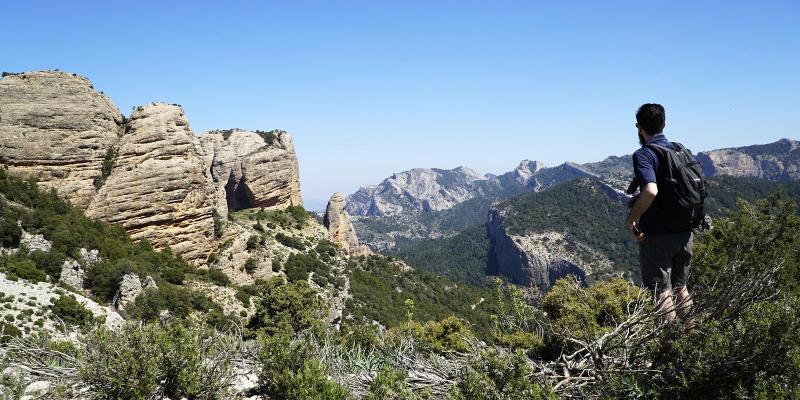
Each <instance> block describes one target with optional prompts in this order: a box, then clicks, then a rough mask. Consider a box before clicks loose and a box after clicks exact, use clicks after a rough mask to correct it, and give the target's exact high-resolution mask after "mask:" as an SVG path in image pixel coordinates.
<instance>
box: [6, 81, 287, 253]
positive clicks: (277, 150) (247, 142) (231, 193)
mask: <svg viewBox="0 0 800 400" xmlns="http://www.w3.org/2000/svg"><path fill="white" fill-rule="evenodd" d="M0 139H2V140H0V164H2V165H3V166H5V167H6V168H8V170H9V171H10V172H12V173H14V174H17V175H23V176H34V177H36V178H37V180H38V181H39V183H40V184H41V185H42V186H44V187H53V188H56V189H57V190H58V192H59V194H60V195H62V196H63V197H65V198H66V199H67V200H69V201H71V202H72V204H73V205H75V206H77V207H80V208H83V209H85V210H86V212H87V215H89V216H91V217H94V218H99V219H102V220H105V221H108V222H112V223H119V224H121V225H122V226H123V227H125V229H126V230H127V231H128V232H129V233H130V234H131V236H132V237H133V238H135V239H148V240H150V241H151V242H153V244H154V245H155V246H157V247H159V248H165V247H170V248H171V249H172V250H173V251H174V252H175V253H176V254H179V255H181V256H183V257H184V258H186V259H187V260H189V261H192V262H194V263H195V264H200V263H202V262H203V261H204V260H205V258H206V256H207V255H208V254H209V253H210V251H211V248H212V247H213V245H214V243H213V242H214V240H215V239H214V237H213V226H214V222H213V216H212V215H213V210H214V209H216V210H218V211H219V214H220V216H221V217H222V218H225V216H226V215H227V212H228V210H229V209H231V210H239V209H242V208H248V207H267V208H282V207H286V206H288V205H292V204H293V205H301V204H302V202H301V198H300V181H299V173H298V166H297V157H296V155H295V151H294V145H293V143H292V139H291V137H290V136H289V135H288V134H287V133H286V132H283V131H270V132H260V131H256V132H248V131H241V130H230V131H219V132H216V133H210V134H208V135H205V136H204V137H203V138H202V139H201V138H199V137H197V136H195V134H194V133H193V132H192V130H191V129H190V128H189V122H188V120H187V118H186V116H185V115H184V113H183V110H182V109H181V107H180V106H178V105H169V104H162V103H152V104H148V105H146V106H141V107H137V108H136V109H135V111H134V112H133V114H132V115H131V116H130V118H129V119H125V118H124V117H123V116H122V115H121V114H120V113H119V111H118V110H117V108H116V106H114V104H113V103H111V101H110V100H109V99H108V98H107V97H105V96H104V95H102V94H100V93H97V92H95V91H94V88H93V86H92V84H91V82H90V81H89V80H88V79H86V78H83V77H80V76H77V75H75V74H68V73H64V72H58V71H41V72H30V73H22V74H4V76H3V78H2V79H0Z"/></svg>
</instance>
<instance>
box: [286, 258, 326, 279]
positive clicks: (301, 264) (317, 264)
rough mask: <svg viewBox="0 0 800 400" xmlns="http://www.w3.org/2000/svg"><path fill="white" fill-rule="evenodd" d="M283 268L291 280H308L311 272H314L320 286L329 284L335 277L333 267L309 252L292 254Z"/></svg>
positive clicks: (314, 277)
mask: <svg viewBox="0 0 800 400" xmlns="http://www.w3.org/2000/svg"><path fill="white" fill-rule="evenodd" d="M283 268H284V270H285V271H286V277H287V278H288V279H289V281H290V282H295V281H301V280H302V281H304V280H307V279H308V276H309V274H310V273H311V272H313V273H314V276H313V279H314V282H316V283H317V284H318V285H320V286H325V285H327V284H328V283H329V282H330V281H331V280H332V279H333V276H332V275H331V267H330V266H329V265H328V264H326V263H324V262H322V261H320V260H319V259H317V258H315V257H313V256H310V255H308V254H300V253H297V254H292V255H290V256H289V258H287V259H286V263H285V264H284V265H283Z"/></svg>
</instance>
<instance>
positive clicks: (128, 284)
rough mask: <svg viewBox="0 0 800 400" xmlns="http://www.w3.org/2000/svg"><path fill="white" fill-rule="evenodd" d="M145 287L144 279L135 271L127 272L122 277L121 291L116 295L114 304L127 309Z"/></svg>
mask: <svg viewBox="0 0 800 400" xmlns="http://www.w3.org/2000/svg"><path fill="white" fill-rule="evenodd" d="M143 290H144V289H143V288H142V281H141V280H140V279H139V276H138V275H136V274H134V273H127V274H125V275H124V276H123V277H122V282H121V283H120V285H119V291H117V294H116V295H115V296H114V305H115V306H116V307H117V309H119V310H125V307H127V306H128V304H130V303H131V302H133V301H134V300H136V297H138V296H139V295H140V294H141V293H142V291H143Z"/></svg>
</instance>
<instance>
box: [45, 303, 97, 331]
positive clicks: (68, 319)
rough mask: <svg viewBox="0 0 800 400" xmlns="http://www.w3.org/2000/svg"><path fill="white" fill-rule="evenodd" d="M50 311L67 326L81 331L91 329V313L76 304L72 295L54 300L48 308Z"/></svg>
mask: <svg viewBox="0 0 800 400" xmlns="http://www.w3.org/2000/svg"><path fill="white" fill-rule="evenodd" d="M50 311H51V312H52V313H53V314H54V315H56V316H57V317H59V318H61V320H62V321H64V322H65V323H67V324H68V325H74V326H78V327H80V328H83V329H86V328H89V327H91V326H92V325H93V324H94V322H95V318H94V315H93V314H92V312H91V311H89V310H88V309H86V307H85V306H84V305H83V304H81V303H80V302H78V300H76V299H75V296H73V295H65V296H61V297H59V298H58V299H56V300H55V301H54V302H53V304H52V305H51V306H50Z"/></svg>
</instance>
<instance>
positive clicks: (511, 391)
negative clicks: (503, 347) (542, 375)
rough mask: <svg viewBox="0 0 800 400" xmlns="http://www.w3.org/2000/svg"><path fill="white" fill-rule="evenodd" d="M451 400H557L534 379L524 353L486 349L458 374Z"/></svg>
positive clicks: (450, 396) (451, 390) (450, 395)
mask: <svg viewBox="0 0 800 400" xmlns="http://www.w3.org/2000/svg"><path fill="white" fill-rule="evenodd" d="M448 398H449V399H451V400H501V399H502V400H506V399H508V400H512V399H514V400H516V399H532V400H540V399H548V400H549V399H552V400H555V399H556V395H555V394H554V393H553V392H552V390H550V389H549V388H547V387H546V386H545V385H543V384H541V383H539V382H537V381H536V379H535V378H534V377H533V369H532V368H531V366H530V365H529V364H528V359H527V358H526V357H525V356H524V354H523V353H522V352H517V353H515V354H513V355H510V354H505V353H500V352H498V351H497V350H486V351H484V352H483V353H482V354H480V355H479V356H478V357H476V358H475V359H474V360H473V361H472V362H470V364H469V365H468V366H467V367H466V368H464V370H462V371H461V373H460V374H459V377H458V379H457V381H456V384H455V385H453V387H452V388H451V389H450V393H449V396H448Z"/></svg>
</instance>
